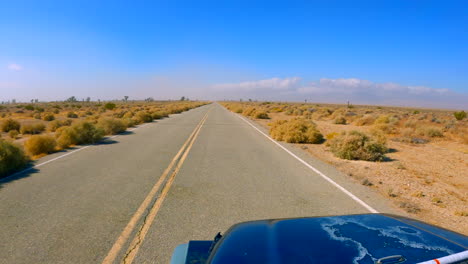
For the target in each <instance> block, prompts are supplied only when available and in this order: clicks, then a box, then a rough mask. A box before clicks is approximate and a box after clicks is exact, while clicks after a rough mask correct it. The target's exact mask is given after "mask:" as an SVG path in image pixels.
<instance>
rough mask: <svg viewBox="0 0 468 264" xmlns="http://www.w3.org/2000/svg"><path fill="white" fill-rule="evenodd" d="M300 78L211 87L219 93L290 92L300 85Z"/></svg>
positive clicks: (273, 79) (272, 79)
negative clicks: (238, 91) (236, 91)
mask: <svg viewBox="0 0 468 264" xmlns="http://www.w3.org/2000/svg"><path fill="white" fill-rule="evenodd" d="M300 81H301V78H299V77H291V78H284V79H281V78H271V79H267V80H259V81H249V82H241V83H224V84H216V85H214V86H213V88H214V89H215V90H220V91H235V90H241V91H257V90H278V91H284V90H291V89H296V88H297V87H298V86H299V84H300Z"/></svg>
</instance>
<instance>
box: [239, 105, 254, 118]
mask: <svg viewBox="0 0 468 264" xmlns="http://www.w3.org/2000/svg"><path fill="white" fill-rule="evenodd" d="M255 110H256V109H255V107H252V106H249V107H247V108H245V109H244V110H243V111H242V115H244V116H252V115H253V114H254V112H255Z"/></svg>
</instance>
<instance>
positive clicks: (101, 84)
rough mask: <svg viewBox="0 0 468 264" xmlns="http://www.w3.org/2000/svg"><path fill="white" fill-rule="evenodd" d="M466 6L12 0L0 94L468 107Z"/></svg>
mask: <svg viewBox="0 0 468 264" xmlns="http://www.w3.org/2000/svg"><path fill="white" fill-rule="evenodd" d="M467 28H468V8H467V5H466V2H465V1H444V2H440V1H403V0H401V1H307V2H304V1H283V2H279V1H255V2H253V1H229V2H224V1H223V2H222V3H221V2H219V1H196V2H192V1H107V0H106V1H99V2H97V1H79V2H78V1H74V2H70V1H57V0H54V1H32V0H24V1H21V0H20V1H9V2H5V3H2V6H1V7H0V36H1V39H2V40H1V41H0V101H8V100H11V99H16V100H17V101H26V102H27V101H30V100H31V99H36V98H37V99H39V100H41V101H51V100H64V99H66V98H68V97H70V96H76V97H77V98H79V99H81V98H86V97H88V96H89V97H91V98H92V99H93V100H97V99H101V100H109V99H121V98H123V96H125V95H127V96H130V99H144V98H146V97H153V98H155V99H178V98H180V97H181V96H186V97H188V98H190V99H205V100H223V99H228V100H239V99H244V100H247V99H249V98H251V99H254V100H271V101H304V100H308V101H309V102H327V103H345V102H347V101H351V102H353V103H355V104H375V105H397V106H414V107H437V108H450V109H468V49H467V48H466V47H468V34H466V29H467Z"/></svg>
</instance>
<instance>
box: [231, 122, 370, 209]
mask: <svg viewBox="0 0 468 264" xmlns="http://www.w3.org/2000/svg"><path fill="white" fill-rule="evenodd" d="M235 115H236V116H237V117H239V118H240V119H241V120H243V121H244V122H246V123H247V124H249V125H250V126H251V127H253V128H254V129H255V130H257V131H258V132H259V133H260V134H262V135H264V136H265V137H266V138H268V139H269V140H271V141H272V142H273V143H275V144H276V145H278V146H279V147H280V148H282V149H283V150H284V151H286V152H287V153H288V154H289V155H291V156H293V157H294V158H295V159H297V160H298V161H300V162H301V163H302V164H304V165H305V166H306V167H308V168H309V169H311V170H313V171H314V172H315V173H317V174H318V175H320V176H321V177H322V178H324V179H325V180H327V181H328V182H329V183H331V184H332V185H333V186H335V187H336V188H338V189H339V190H340V191H342V192H344V193H345V194H346V195H348V196H349V197H351V199H353V200H354V201H356V202H358V203H359V204H360V205H362V206H363V207H364V208H366V209H367V210H368V211H369V212H371V213H374V214H378V213H379V212H378V211H377V210H375V209H374V208H372V207H371V206H370V205H368V204H366V203H365V202H364V201H363V200H361V199H359V198H358V197H357V196H356V195H354V194H352V193H351V192H350V191H348V190H346V189H345V188H344V187H342V186H341V185H339V184H338V183H336V182H335V181H334V180H332V179H331V178H329V177H328V176H326V175H325V174H323V173H322V172H321V171H319V170H317V169H316V168H314V167H312V166H311V165H310V164H309V163H307V162H305V161H304V160H303V159H301V158H299V157H298V156H296V154H294V153H292V152H291V151H290V150H289V149H287V148H285V147H284V146H283V145H281V144H280V143H278V142H277V141H276V140H274V139H272V138H271V137H270V136H268V135H267V134H265V133H263V132H262V131H261V130H260V129H258V128H257V127H255V126H254V125H252V124H251V123H250V122H249V121H248V120H246V119H245V118H244V117H242V116H240V115H238V114H235Z"/></svg>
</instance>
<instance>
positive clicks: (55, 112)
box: [52, 109, 60, 114]
mask: <svg viewBox="0 0 468 264" xmlns="http://www.w3.org/2000/svg"><path fill="white" fill-rule="evenodd" d="M52 113H54V114H58V113H60V111H59V110H58V109H54V110H53V111H52Z"/></svg>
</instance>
